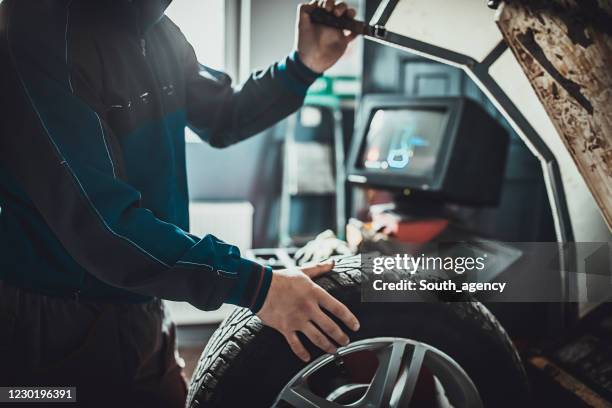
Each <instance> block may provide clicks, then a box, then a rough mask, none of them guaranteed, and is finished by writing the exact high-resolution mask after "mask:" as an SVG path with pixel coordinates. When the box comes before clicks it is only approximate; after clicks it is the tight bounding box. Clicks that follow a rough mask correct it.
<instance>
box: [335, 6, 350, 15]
mask: <svg viewBox="0 0 612 408" xmlns="http://www.w3.org/2000/svg"><path fill="white" fill-rule="evenodd" d="M347 10H348V6H347V4H346V3H345V2H341V3H338V4H336V7H335V8H334V14H335V15H336V17H342V16H343V15H344V13H346V11H347Z"/></svg>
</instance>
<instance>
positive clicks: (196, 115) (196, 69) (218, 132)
mask: <svg viewBox="0 0 612 408" xmlns="http://www.w3.org/2000/svg"><path fill="white" fill-rule="evenodd" d="M180 35H181V38H182V43H183V47H184V67H185V75H186V82H187V120H188V122H189V127H190V128H191V129H192V130H193V131H194V132H196V133H197V134H198V135H199V136H200V137H201V138H202V139H203V140H204V141H206V142H208V143H209V144H210V145H211V146H214V147H227V146H229V145H232V144H234V143H237V142H240V141H242V140H244V139H246V138H248V137H250V136H253V135H254V134H256V133H259V132H261V131H263V130H265V129H267V128H269V127H270V126H272V125H274V124H275V123H277V122H279V121H281V120H282V119H284V118H286V117H287V116H289V115H290V114H292V113H293V112H295V111H296V110H297V109H298V108H299V107H300V106H302V104H303V103H304V97H305V96H306V91H307V90H308V87H309V86H310V85H312V83H313V82H314V81H315V80H316V79H317V78H318V77H319V76H320V75H319V74H317V73H315V72H313V71H312V70H311V69H310V68H308V67H307V66H306V65H304V63H303V62H302V61H301V60H300V57H299V55H298V53H297V52H295V51H294V52H292V53H291V54H290V55H289V56H288V57H286V58H284V59H283V60H282V61H280V62H277V63H275V64H273V65H272V66H270V67H269V68H268V69H266V70H264V71H259V72H255V73H254V74H252V75H251V76H250V77H249V79H248V80H247V81H246V82H245V83H244V84H242V85H241V86H240V87H237V88H233V87H232V83H231V79H230V78H229V76H227V75H226V74H224V73H221V72H218V71H215V70H213V69H210V68H208V67H205V66H203V65H201V64H200V63H198V61H197V59H196V55H195V52H194V50H193V48H192V47H191V45H190V44H189V43H188V42H187V41H186V40H185V39H184V37H182V34H180Z"/></svg>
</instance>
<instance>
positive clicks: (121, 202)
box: [0, 1, 272, 311]
mask: <svg viewBox="0 0 612 408" xmlns="http://www.w3.org/2000/svg"><path fill="white" fill-rule="evenodd" d="M26 3H27V2H26ZM9 4H10V6H11V7H10V8H9V9H8V10H7V9H5V8H2V10H1V13H0V14H1V15H0V57H1V59H2V61H3V63H2V64H1V66H0V77H1V78H0V84H2V94H1V95H0V100H1V101H2V104H1V105H2V107H3V109H4V112H3V113H2V120H1V121H0V122H1V123H0V127H1V128H0V129H1V134H2V137H1V138H0V158H1V165H2V167H3V171H6V172H7V173H8V174H9V175H10V176H11V177H12V178H13V179H15V180H16V181H17V183H18V185H19V186H20V188H21V189H23V191H24V192H25V193H26V194H27V196H28V198H29V199H30V200H31V202H32V205H33V206H34V207H35V208H36V209H37V211H38V212H39V213H40V214H41V215H42V217H43V218H44V220H45V222H46V223H47V224H48V226H49V227H50V228H51V230H52V231H53V232H54V234H55V235H56V236H57V237H58V239H59V240H60V242H61V243H62V245H63V246H64V247H65V249H66V250H67V251H68V253H69V254H70V255H71V256H72V257H73V258H74V259H75V260H76V261H77V262H78V263H79V264H80V265H82V266H83V267H84V268H85V269H86V270H87V271H88V272H89V273H91V274H93V275H95V276H96V277H98V278H99V279H101V280H103V281H105V282H107V283H108V284H110V285H113V286H117V287H121V288H125V289H127V290H130V291H132V292H135V293H140V294H144V295H150V296H156V297H160V298H164V299H171V300H181V301H187V302H189V303H191V304H193V305H194V306H196V307H198V308H200V309H205V310H210V309H215V308H217V307H219V306H220V305H221V304H222V303H223V302H230V303H234V304H237V305H241V306H246V307H250V308H251V309H252V310H254V311H257V310H258V309H259V308H260V307H261V305H262V303H263V301H264V299H265V296H266V294H267V290H268V287H269V285H270V281H271V276H272V271H271V269H269V268H264V267H262V266H261V265H259V264H256V263H253V262H251V261H249V260H246V259H244V258H241V256H240V252H239V250H238V248H236V247H235V246H231V245H228V244H226V243H224V242H222V241H220V240H218V239H216V238H215V237H213V236H211V235H208V236H206V237H204V238H203V239H198V238H195V237H193V236H191V235H190V234H188V233H187V232H185V231H183V230H181V229H180V228H178V227H177V226H175V225H172V224H169V223H166V222H163V221H162V220H160V219H158V218H156V217H155V215H154V214H153V213H152V212H151V211H149V210H148V209H147V208H144V207H143V206H141V196H140V193H139V192H138V191H137V190H136V189H135V188H134V187H133V186H131V185H130V184H129V183H128V182H126V178H125V177H124V176H123V172H122V170H121V168H122V166H121V161H122V160H121V152H120V149H119V148H118V145H117V143H116V139H115V136H114V135H113V132H112V130H111V129H110V127H109V126H108V125H107V123H106V121H105V117H104V111H103V109H102V107H101V106H102V104H101V102H100V101H99V99H98V97H97V96H96V89H95V87H92V86H90V85H89V81H88V80H87V78H86V77H85V76H84V75H85V74H84V73H81V72H79V69H78V67H72V68H71V69H68V68H67V61H66V57H65V54H64V53H65V33H64V31H63V27H64V25H63V24H55V25H56V26H58V27H60V28H62V29H61V30H58V32H55V33H54V30H52V29H50V30H48V31H41V30H38V29H37V30H33V29H31V28H30V27H31V26H32V24H31V22H30V21H29V20H28V21H27V23H26V19H31V18H36V17H37V16H32V15H31V13H29V10H27V8H28V7H27V4H25V5H24V6H23V7H21V6H20V4H21V1H19V2H17V1H13V2H9ZM20 9H21V12H20ZM32 9H33V10H34V9H35V8H34V7H32ZM40 18H41V21H44V18H45V16H44V14H43V15H41V16H40ZM7 21H8V24H7ZM55 23H57V22H55ZM41 32H45V35H44V36H42V35H40V33H41ZM77 95H78V96H77Z"/></svg>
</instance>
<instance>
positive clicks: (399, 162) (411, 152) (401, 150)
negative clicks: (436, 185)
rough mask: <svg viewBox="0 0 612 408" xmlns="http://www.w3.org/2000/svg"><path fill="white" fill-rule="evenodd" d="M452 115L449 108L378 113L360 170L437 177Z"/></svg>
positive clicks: (369, 135) (400, 109)
mask: <svg viewBox="0 0 612 408" xmlns="http://www.w3.org/2000/svg"><path fill="white" fill-rule="evenodd" d="M448 116H449V115H448V112H447V111H446V110H445V109H439V110H434V109H414V108H413V109H406V108H395V109H390V108H386V109H378V110H376V111H374V113H373V115H372V117H371V121H370V125H369V128H368V131H367V135H366V140H365V146H364V149H363V151H362V157H361V163H360V164H361V166H360V167H362V168H363V169H364V170H367V171H374V172H380V173H385V174H396V175H404V176H409V177H418V178H425V179H430V178H433V177H434V176H435V168H436V163H437V161H438V159H439V152H440V150H441V147H442V144H443V143H444V139H445V138H444V136H445V135H446V127H447V124H448V123H447V122H448Z"/></svg>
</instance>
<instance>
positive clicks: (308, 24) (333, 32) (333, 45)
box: [295, 0, 356, 73]
mask: <svg viewBox="0 0 612 408" xmlns="http://www.w3.org/2000/svg"><path fill="white" fill-rule="evenodd" d="M317 7H322V8H324V9H325V10H327V11H329V12H333V13H334V14H335V15H336V16H338V17H342V16H343V15H346V16H348V17H350V18H354V17H355V14H356V13H355V10H354V9H352V8H349V7H348V6H347V5H346V3H344V2H340V3H337V4H336V2H335V1H334V0H319V1H311V2H310V3H308V4H301V5H300V6H299V8H298V24H297V30H296V45H295V48H296V49H297V51H298V53H299V55H300V58H301V59H302V62H303V63H304V64H305V65H306V66H307V67H308V68H310V69H312V70H313V71H315V72H318V73H323V72H325V71H326V70H327V69H328V68H330V67H331V66H332V65H334V64H335V63H336V62H337V61H338V60H339V59H340V57H342V55H344V52H345V51H346V47H347V46H348V44H349V43H350V42H351V41H352V40H353V39H354V38H355V37H356V35H355V34H347V33H345V32H344V31H343V30H339V29H337V28H331V27H326V26H323V25H319V24H314V23H313V22H312V21H311V20H310V14H309V13H310V12H311V11H312V10H314V9H315V8H317Z"/></svg>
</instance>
